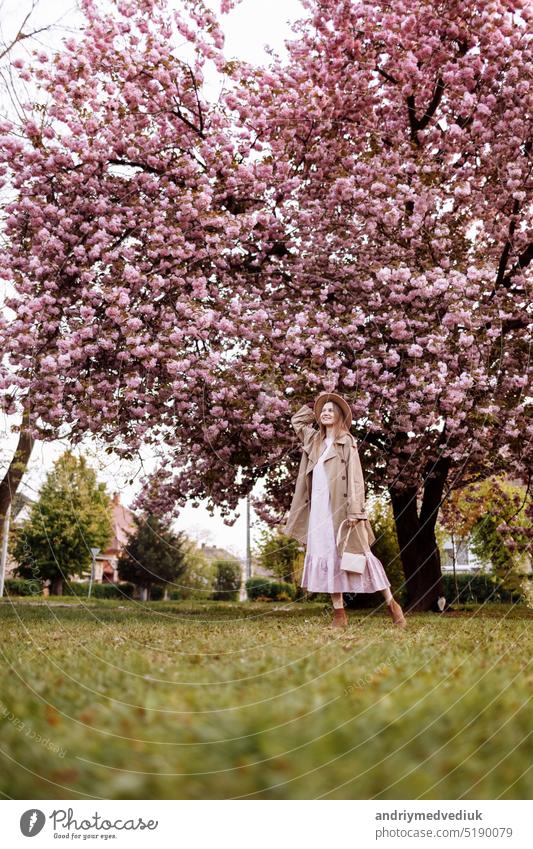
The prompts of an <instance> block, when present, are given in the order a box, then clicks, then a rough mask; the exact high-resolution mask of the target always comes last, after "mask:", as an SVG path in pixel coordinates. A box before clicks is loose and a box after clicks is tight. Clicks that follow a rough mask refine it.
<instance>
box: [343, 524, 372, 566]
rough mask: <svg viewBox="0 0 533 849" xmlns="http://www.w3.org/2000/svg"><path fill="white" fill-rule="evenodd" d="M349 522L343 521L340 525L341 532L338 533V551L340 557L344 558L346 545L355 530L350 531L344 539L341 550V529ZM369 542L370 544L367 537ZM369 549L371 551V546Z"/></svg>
mask: <svg viewBox="0 0 533 849" xmlns="http://www.w3.org/2000/svg"><path fill="white" fill-rule="evenodd" d="M347 521H348V519H343V520H342V522H341V523H340V525H339V530H338V531H337V550H338V552H339V557H342V555H343V554H344V549H345V548H346V543H347V542H348V537H349V536H350V534H351V532H352V530H353V528H349V529H348V533H347V534H346V536H345V537H344V542H343V544H342V546H341V548H339V540H340V538H341V529H342V526H343V525H344V523H345V522H347ZM365 530H366V528H365ZM367 542H368V537H367ZM368 548H369V550H370V546H368Z"/></svg>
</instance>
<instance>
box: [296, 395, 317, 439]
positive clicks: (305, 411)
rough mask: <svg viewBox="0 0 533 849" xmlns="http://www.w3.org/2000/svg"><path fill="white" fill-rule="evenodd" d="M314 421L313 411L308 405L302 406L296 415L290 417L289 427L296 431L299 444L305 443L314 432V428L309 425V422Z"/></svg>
mask: <svg viewBox="0 0 533 849" xmlns="http://www.w3.org/2000/svg"><path fill="white" fill-rule="evenodd" d="M314 420H315V414H314V411H313V410H312V409H311V407H310V406H309V405H308V404H304V405H303V407H300V409H299V410H298V412H297V413H295V414H294V415H293V416H291V425H292V426H293V428H294V430H295V431H296V436H297V437H298V439H299V440H300V442H302V443H303V442H305V441H306V439H309V437H310V436H312V435H313V434H314V433H315V432H316V431H315V428H314V427H312V425H311V422H314Z"/></svg>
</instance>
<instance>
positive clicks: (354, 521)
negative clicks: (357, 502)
mask: <svg viewBox="0 0 533 849" xmlns="http://www.w3.org/2000/svg"><path fill="white" fill-rule="evenodd" d="M362 521H363V520H362V519H360V518H359V517H358V516H348V518H347V520H346V524H347V525H348V527H349V528H354V527H355V526H356V524H357V523H358V522H362Z"/></svg>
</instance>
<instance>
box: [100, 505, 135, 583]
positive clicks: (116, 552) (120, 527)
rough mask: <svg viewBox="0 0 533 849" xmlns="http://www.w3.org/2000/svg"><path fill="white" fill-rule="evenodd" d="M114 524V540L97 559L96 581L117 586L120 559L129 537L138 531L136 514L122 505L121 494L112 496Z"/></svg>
mask: <svg viewBox="0 0 533 849" xmlns="http://www.w3.org/2000/svg"><path fill="white" fill-rule="evenodd" d="M112 524H113V538H112V540H111V542H110V544H109V545H108V546H107V548H106V549H105V550H104V551H101V552H100V554H98V555H97V557H96V560H95V572H94V580H95V581H97V582H103V583H110V584H116V583H117V582H118V580H119V578H118V569H117V564H118V559H119V557H120V555H121V554H122V551H123V550H124V547H125V545H126V543H127V540H128V536H129V535H130V534H132V533H133V532H134V531H135V529H136V525H135V522H134V514H133V513H132V512H131V510H130V509H129V508H128V507H126V506H125V505H124V504H121V502H120V493H119V492H115V493H113V496H112Z"/></svg>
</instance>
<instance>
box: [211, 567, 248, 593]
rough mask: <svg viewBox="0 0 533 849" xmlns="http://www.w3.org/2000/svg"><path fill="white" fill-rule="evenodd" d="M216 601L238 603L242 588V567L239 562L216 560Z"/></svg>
mask: <svg viewBox="0 0 533 849" xmlns="http://www.w3.org/2000/svg"><path fill="white" fill-rule="evenodd" d="M213 566H214V568H215V583H214V592H213V599H214V600H215V601H237V599H238V597H239V589H240V587H241V566H240V563H239V562H238V561H237V560H215V561H214V563H213Z"/></svg>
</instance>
